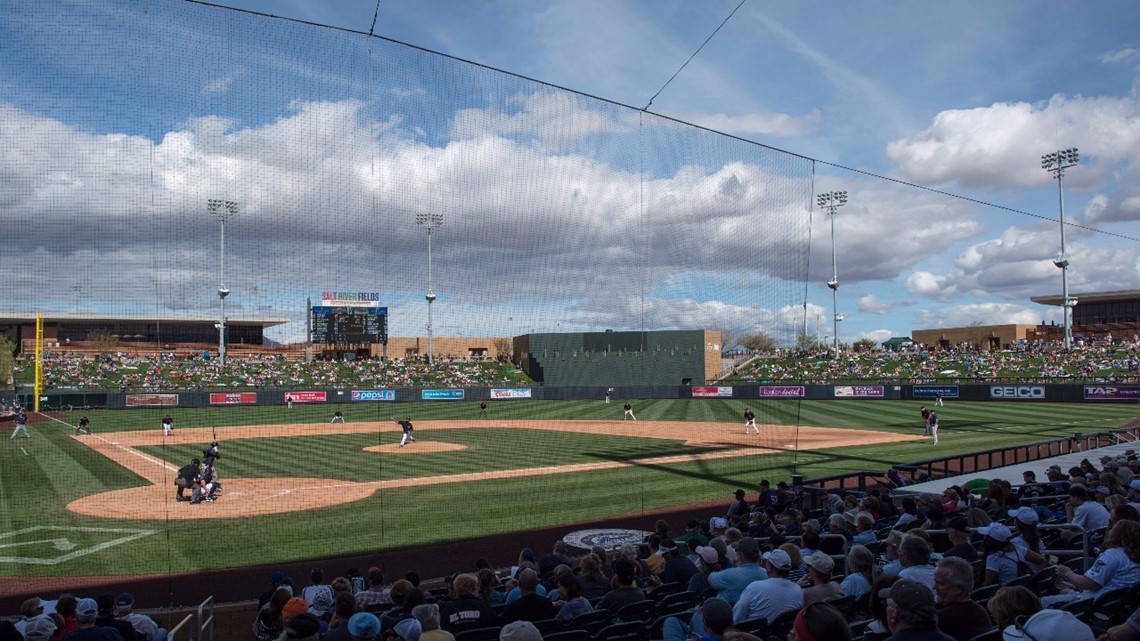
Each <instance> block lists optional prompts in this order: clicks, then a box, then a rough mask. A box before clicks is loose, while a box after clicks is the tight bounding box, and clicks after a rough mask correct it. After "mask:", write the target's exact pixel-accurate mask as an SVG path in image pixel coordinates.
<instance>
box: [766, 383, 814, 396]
mask: <svg viewBox="0 0 1140 641" xmlns="http://www.w3.org/2000/svg"><path fill="white" fill-rule="evenodd" d="M803 395H804V386H803V385H772V386H769V387H761V388H760V397H761V398H799V397H801V396H803Z"/></svg>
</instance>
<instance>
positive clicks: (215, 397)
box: [210, 392, 257, 405]
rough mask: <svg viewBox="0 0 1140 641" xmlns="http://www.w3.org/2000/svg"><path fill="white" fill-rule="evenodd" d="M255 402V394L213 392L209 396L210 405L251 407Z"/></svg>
mask: <svg viewBox="0 0 1140 641" xmlns="http://www.w3.org/2000/svg"><path fill="white" fill-rule="evenodd" d="M256 402H257V393H256V392H234V393H229V392H213V393H211V394H210V405H252V404H254V403H256Z"/></svg>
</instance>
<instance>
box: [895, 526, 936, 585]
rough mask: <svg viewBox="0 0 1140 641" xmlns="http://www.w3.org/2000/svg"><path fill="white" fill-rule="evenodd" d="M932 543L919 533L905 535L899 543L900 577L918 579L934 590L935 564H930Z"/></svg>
mask: <svg viewBox="0 0 1140 641" xmlns="http://www.w3.org/2000/svg"><path fill="white" fill-rule="evenodd" d="M930 556H931V549H930V543H929V542H928V541H927V540H926V539H924V538H922V537H921V536H918V535H917V534H907V535H905V536H903V540H902V543H900V544H899V563H901V564H902V569H901V570H899V578H900V579H910V580H911V581H917V582H919V583H921V584H923V585H925V586H926V587H927V588H930V590H932V591H933V590H934V566H933V565H931V564H930Z"/></svg>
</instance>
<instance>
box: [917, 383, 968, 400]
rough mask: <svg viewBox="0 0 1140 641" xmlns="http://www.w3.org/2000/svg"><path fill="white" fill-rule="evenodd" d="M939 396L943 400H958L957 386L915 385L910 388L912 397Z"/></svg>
mask: <svg viewBox="0 0 1140 641" xmlns="http://www.w3.org/2000/svg"><path fill="white" fill-rule="evenodd" d="M939 394H941V395H942V397H943V398H958V386H957V385H915V386H914V387H912V388H910V395H911V396H912V397H914V398H935V397H937V396H938V395H939Z"/></svg>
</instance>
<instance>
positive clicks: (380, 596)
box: [356, 566, 392, 610]
mask: <svg viewBox="0 0 1140 641" xmlns="http://www.w3.org/2000/svg"><path fill="white" fill-rule="evenodd" d="M391 602H392V596H391V594H390V593H389V591H388V589H387V588H385V587H384V572H383V571H381V570H380V568H378V567H375V566H373V567H370V568H368V589H367V590H362V591H360V592H357V593H356V609H357V610H367V609H368V608H369V607H370V606H374V605H380V604H383V603H391Z"/></svg>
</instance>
